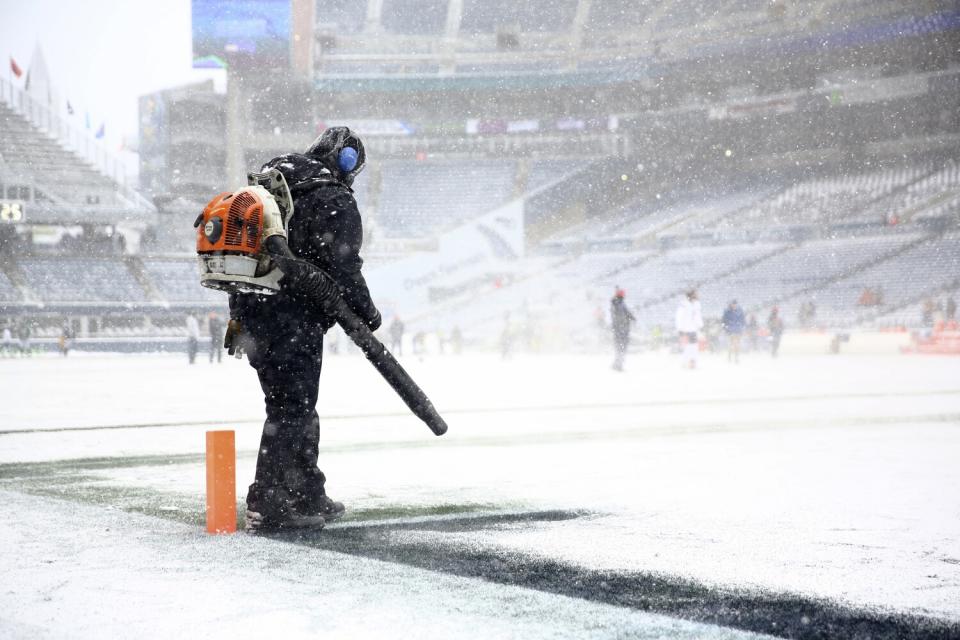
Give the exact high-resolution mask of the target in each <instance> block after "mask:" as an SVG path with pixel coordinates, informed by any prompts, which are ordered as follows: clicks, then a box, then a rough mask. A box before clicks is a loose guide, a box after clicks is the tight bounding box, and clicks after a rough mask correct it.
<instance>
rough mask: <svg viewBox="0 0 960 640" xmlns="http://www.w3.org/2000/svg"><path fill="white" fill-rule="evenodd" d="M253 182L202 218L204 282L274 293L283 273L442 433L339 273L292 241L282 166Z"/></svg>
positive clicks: (219, 200) (216, 202) (441, 424)
mask: <svg viewBox="0 0 960 640" xmlns="http://www.w3.org/2000/svg"><path fill="white" fill-rule="evenodd" d="M248 183H249V186H247V187H244V188H243V189H240V190H238V191H235V192H233V193H221V194H219V195H217V196H216V197H214V198H213V200H211V201H210V202H209V203H208V204H207V206H206V207H205V208H204V210H203V213H201V214H200V215H199V216H197V219H196V221H195V222H194V225H193V226H194V227H196V229H197V255H198V260H199V263H200V284H202V285H203V286H205V287H209V288H212V289H218V290H221V291H226V292H228V293H258V294H261V295H271V294H274V293H276V292H277V291H279V290H280V279H281V278H284V279H285V280H284V283H285V284H287V283H289V285H290V286H291V287H292V288H294V289H296V290H297V291H298V292H300V293H302V294H304V295H307V296H310V297H312V298H313V299H315V300H317V301H318V302H319V303H320V304H321V305H322V306H323V309H324V311H325V312H326V313H328V314H329V315H330V316H331V317H332V318H334V319H335V320H336V321H337V323H338V324H339V325H340V326H341V327H343V330H344V332H345V333H346V334H347V335H348V336H349V337H350V339H351V340H353V342H354V344H356V345H357V346H358V347H359V348H360V350H361V351H363V354H364V356H366V358H367V360H369V361H370V363H371V364H372V365H373V366H374V367H375V368H376V369H377V371H379V372H380V375H382V376H383V377H384V379H385V380H386V381H387V382H388V383H389V384H390V386H391V387H393V390H394V391H396V392H397V394H398V395H399V396H400V398H401V399H402V400H403V401H404V402H405V403H406V405H407V406H408V407H409V408H410V410H411V411H412V412H413V413H414V415H416V416H417V417H418V418H420V419H421V420H423V422H425V423H426V424H427V426H428V427H430V430H431V431H433V433H435V434H436V435H438V436H441V435H443V434H444V433H446V432H447V423H446V422H445V421H444V420H443V418H442V417H440V414H439V413H437V410H436V409H435V408H434V406H433V403H432V402H430V399H429V398H428V397H427V395H426V394H425V393H424V392H423V390H422V389H420V387H419V386H418V385H417V383H416V382H414V381H413V378H411V377H410V374H408V373H407V372H406V370H404V368H403V367H402V366H401V365H400V363H399V362H397V359H396V358H394V357H393V354H391V353H390V352H389V351H388V350H387V348H386V347H385V346H383V343H382V342H380V341H379V340H378V339H377V337H376V336H374V335H373V332H372V331H370V329H369V327H367V325H366V323H364V322H363V320H361V319H360V318H359V317H358V316H357V314H356V313H354V312H353V310H352V309H351V308H350V306H349V305H348V304H347V303H346V301H345V300H344V299H343V298H342V297H341V296H340V291H339V289H338V288H337V285H336V283H335V282H334V281H333V279H332V278H331V277H330V276H329V275H328V274H326V273H325V272H324V271H323V270H322V269H320V268H318V267H317V266H316V265H314V264H313V263H310V262H307V261H306V260H302V259H300V258H298V257H296V256H295V255H294V254H293V252H292V251H290V247H289V246H288V245H287V227H288V225H289V223H290V219H291V218H292V217H293V198H292V196H291V195H290V189H289V187H288V186H287V182H286V180H285V179H284V177H283V174H282V173H280V171H279V170H278V169H270V170H269V171H267V172H265V173H250V174H249V175H248Z"/></svg>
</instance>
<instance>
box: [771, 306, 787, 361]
mask: <svg viewBox="0 0 960 640" xmlns="http://www.w3.org/2000/svg"><path fill="white" fill-rule="evenodd" d="M767 330H769V331H770V340H771V343H770V355H771V356H773V357H774V358H776V357H777V354H778V353H779V352H780V338H782V337H783V318H781V317H780V307H777V306H774V307H773V309H771V310H770V317H769V318H767Z"/></svg>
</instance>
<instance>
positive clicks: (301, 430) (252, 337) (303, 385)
mask: <svg viewBox="0 0 960 640" xmlns="http://www.w3.org/2000/svg"><path fill="white" fill-rule="evenodd" d="M365 160H366V157H365V153H364V149H363V144H362V142H361V141H360V139H359V138H358V137H357V136H356V135H355V134H353V133H352V132H351V131H350V130H349V129H348V128H347V127H332V128H330V129H327V130H326V131H325V132H324V133H323V134H322V135H321V136H320V137H319V138H317V140H316V141H314V143H313V144H312V145H311V146H310V148H309V149H307V151H306V152H305V153H304V154H297V153H291V154H287V155H284V156H280V157H279V158H275V159H273V160H271V161H270V162H268V163H267V164H266V165H264V167H263V170H264V171H266V170H269V169H271V168H277V169H278V170H279V171H280V172H281V173H282V174H283V176H284V178H285V180H286V182H287V184H288V185H289V187H290V191H291V194H292V196H293V203H294V213H293V217H292V218H291V219H290V221H289V229H288V239H287V241H288V244H289V246H290V249H291V251H292V252H293V254H294V255H295V256H296V257H297V258H299V259H301V260H304V261H306V262H309V263H311V264H313V265H315V266H316V267H319V268H321V269H322V270H324V271H325V272H326V273H327V274H329V275H330V276H331V277H332V278H333V280H334V281H335V282H336V283H337V284H338V285H339V288H340V293H341V296H342V297H343V299H344V300H345V301H346V302H347V304H348V305H349V306H350V308H351V309H352V310H353V311H354V312H355V313H356V314H357V315H358V316H359V317H360V318H361V319H362V320H363V321H364V322H366V324H367V326H368V327H369V328H370V329H371V330H374V331H375V330H376V329H378V328H379V327H380V324H381V317H380V312H379V311H378V310H377V308H376V306H375V305H374V303H373V300H372V299H371V297H370V292H369V290H368V289H367V284H366V281H365V280H364V278H363V275H362V274H361V273H360V268H361V266H362V264H363V260H362V259H361V258H360V255H359V252H360V245H361V243H362V238H363V230H362V227H361V222H360V212H359V211H358V209H357V203H356V200H355V199H354V197H353V190H352V189H351V185H352V184H353V179H354V178H355V177H356V175H357V174H358V173H360V171H361V170H362V169H363V166H364V162H365ZM287 280H289V279H287V278H284V279H281V281H280V285H281V288H280V291H279V292H278V293H276V294H275V295H268V296H264V295H258V294H234V295H232V296H231V300H230V322H229V323H228V326H227V334H226V337H225V340H224V346H225V347H227V348H228V349H229V350H230V352H231V353H233V352H234V351H235V350H236V349H238V348H239V349H242V350H246V351H247V353H248V356H249V359H250V365H251V366H252V367H253V368H254V369H256V370H257V375H258V376H259V378H260V386H261V387H262V388H263V393H264V400H265V404H266V412H267V419H266V422H265V423H264V427H263V435H262V438H261V441H260V452H259V456H258V458H257V470H256V477H255V480H254V483H253V484H252V485H251V486H250V488H249V491H248V493H247V528H248V530H259V529H274V528H283V527H307V526H309V527H316V526H323V524H324V522H327V521H330V520H333V519H336V518H339V517H340V516H341V515H343V512H344V506H343V504H341V503H339V502H335V501H333V500H332V499H330V498H329V497H328V496H327V495H326V488H325V483H326V477H325V476H324V474H323V472H322V471H320V469H319V468H318V466H317V459H318V452H319V449H318V447H319V438H320V428H319V418H318V415H317V411H316V403H317V394H318V389H319V382H320V369H321V362H322V359H323V334H324V332H325V331H326V330H327V329H329V328H330V327H332V326H333V324H334V322H335V321H334V319H333V318H331V317H330V316H329V315H328V314H327V313H325V311H324V309H323V307H322V306H321V305H320V304H318V303H317V302H316V300H314V299H312V298H310V297H309V296H307V295H305V294H303V293H301V292H299V291H297V290H296V288H295V284H294V282H292V281H291V282H287Z"/></svg>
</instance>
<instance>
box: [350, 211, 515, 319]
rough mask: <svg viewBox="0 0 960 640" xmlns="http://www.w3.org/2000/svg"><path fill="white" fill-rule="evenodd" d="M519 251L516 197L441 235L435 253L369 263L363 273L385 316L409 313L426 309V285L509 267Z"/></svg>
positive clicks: (450, 283) (445, 283) (442, 284)
mask: <svg viewBox="0 0 960 640" xmlns="http://www.w3.org/2000/svg"><path fill="white" fill-rule="evenodd" d="M523 255H524V230H523V200H522V199H517V200H515V201H513V202H510V203H508V204H506V205H504V206H502V207H500V208H498V209H495V210H494V211H491V212H490V213H487V214H484V215H483V216H480V217H479V218H475V219H473V220H471V221H470V222H467V223H466V224H463V225H461V226H459V227H457V228H455V229H451V230H450V231H447V232H445V233H443V234H441V235H440V236H439V238H437V250H436V251H430V252H426V251H425V252H419V253H415V254H413V255H410V256H408V257H405V258H401V259H400V260H395V261H392V262H389V263H386V264H383V265H371V268H370V269H369V271H367V270H365V272H366V276H367V282H368V283H369V285H370V290H371V292H372V293H373V295H374V299H375V300H376V301H377V304H378V305H380V306H382V309H381V310H382V311H383V312H384V314H385V315H393V314H399V315H400V316H401V317H409V316H412V315H415V314H420V313H423V312H424V311H425V310H426V309H427V307H428V306H429V304H430V301H429V294H430V289H431V288H436V287H451V286H455V285H456V284H457V283H462V282H469V281H473V280H476V279H477V278H481V277H483V276H484V275H485V274H488V273H489V274H495V273H501V272H504V271H509V270H511V269H512V265H513V264H515V263H516V261H517V260H518V259H520V258H522V257H523Z"/></svg>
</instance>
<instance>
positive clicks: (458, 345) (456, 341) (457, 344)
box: [450, 325, 463, 355]
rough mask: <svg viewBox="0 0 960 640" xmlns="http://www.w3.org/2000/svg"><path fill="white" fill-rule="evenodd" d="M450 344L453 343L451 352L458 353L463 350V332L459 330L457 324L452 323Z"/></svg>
mask: <svg viewBox="0 0 960 640" xmlns="http://www.w3.org/2000/svg"><path fill="white" fill-rule="evenodd" d="M450 344H451V345H453V353H454V354H455V355H460V353H461V352H462V351H463V332H462V331H460V326H459V325H454V327H453V331H451V332H450Z"/></svg>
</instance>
